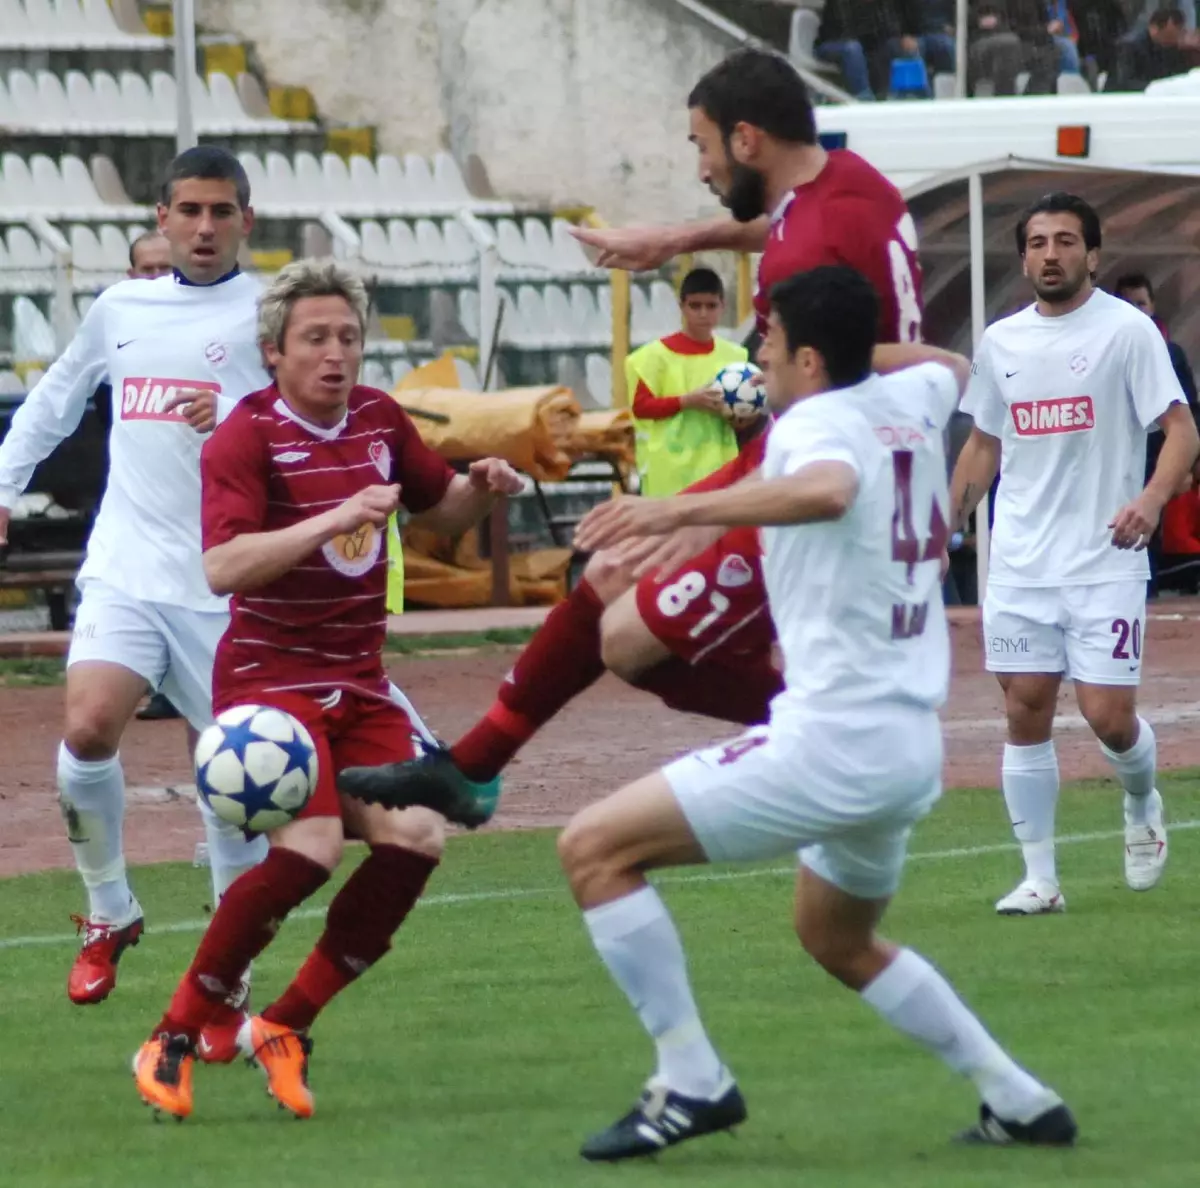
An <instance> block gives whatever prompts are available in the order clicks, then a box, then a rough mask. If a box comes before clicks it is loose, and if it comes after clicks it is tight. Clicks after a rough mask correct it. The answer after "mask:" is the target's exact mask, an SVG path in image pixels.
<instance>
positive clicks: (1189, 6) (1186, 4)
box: [1130, 0, 1196, 33]
mask: <svg viewBox="0 0 1200 1188" xmlns="http://www.w3.org/2000/svg"><path fill="white" fill-rule="evenodd" d="M1130 7H1131V8H1134V9H1136V8H1137V0H1135V2H1134V4H1132V5H1131V6H1130ZM1163 7H1164V5H1163V2H1162V0H1141V11H1140V12H1139V13H1138V16H1137V19H1136V20H1135V21H1134V23H1133V28H1132V29H1131V30H1130V32H1131V33H1144V32H1145V31H1146V26H1147V25H1148V24H1149V23H1150V18H1151V17H1152V16H1153V15H1154V14H1155V13H1156V12H1157V11H1158V10H1159V9H1160V8H1163ZM1170 7H1172V8H1178V9H1179V11H1180V12H1181V13H1183V24H1184V27H1185V28H1186V29H1188V30H1189V31H1190V30H1193V29H1195V28H1196V0H1178V2H1177V3H1175V4H1172V5H1171V6H1170Z"/></svg>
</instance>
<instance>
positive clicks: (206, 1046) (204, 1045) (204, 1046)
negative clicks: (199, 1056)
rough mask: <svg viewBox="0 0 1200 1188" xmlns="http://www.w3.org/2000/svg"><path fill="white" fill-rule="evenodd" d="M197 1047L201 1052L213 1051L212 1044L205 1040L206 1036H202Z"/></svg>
mask: <svg viewBox="0 0 1200 1188" xmlns="http://www.w3.org/2000/svg"><path fill="white" fill-rule="evenodd" d="M196 1047H198V1048H199V1049H200V1051H201V1052H211V1051H212V1050H213V1046H212V1044H210V1043H209V1042H208V1040H206V1039H205V1038H204V1036H201V1037H200V1038H199V1040H197V1041H196Z"/></svg>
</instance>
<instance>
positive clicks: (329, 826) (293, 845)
mask: <svg viewBox="0 0 1200 1188" xmlns="http://www.w3.org/2000/svg"><path fill="white" fill-rule="evenodd" d="M270 837H271V845H272V847H274V846H280V847H282V848H283V849H285V850H292V851H294V852H295V853H297V854H303V855H304V857H305V858H307V859H308V860H309V861H310V862H315V863H316V864H317V865H318V866H323V867H324V868H325V869H326V870H330V871H332V870H336V869H337V866H338V863H339V862H341V860H342V850H343V848H344V846H345V836H344V834H343V831H342V822H341V820H340V819H339V818H337V817H306V818H305V819H303V820H300V821H293V822H291V824H290V825H285V826H284V827H283V828H282V829H276V830H274V831H273V832H272V833H271V835H270Z"/></svg>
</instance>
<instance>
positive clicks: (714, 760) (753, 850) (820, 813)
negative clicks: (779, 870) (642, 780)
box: [663, 707, 942, 899]
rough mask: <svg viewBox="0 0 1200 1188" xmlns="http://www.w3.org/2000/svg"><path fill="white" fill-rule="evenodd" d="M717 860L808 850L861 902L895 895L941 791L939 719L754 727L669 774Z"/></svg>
mask: <svg viewBox="0 0 1200 1188" xmlns="http://www.w3.org/2000/svg"><path fill="white" fill-rule="evenodd" d="M663 774H664V775H665V776H666V779H667V783H668V784H670V786H671V790H672V792H674V794H675V799H676V800H677V801H678V802H679V807H680V808H681V809H682V810H683V814H684V816H685V817H687V819H688V824H689V825H691V828H692V832H693V833H694V834H695V836H696V840H697V841H698V842H699V843H700V845H701V847H702V849H703V850H704V853H705V854H706V855H707V857H708V858H709V859H710V860H711V861H713V862H731V861H748V860H752V859H758V858H774V857H778V856H779V855H780V854H786V853H789V852H791V851H793V850H799V852H800V861H801V862H802V863H803V864H804V865H805V866H807V867H808V868H809V869H810V870H811V871H813V873H814V874H817V875H818V876H820V877H821V878H822V879H825V880H826V881H827V882H830V883H833V884H834V885H835V886H837V887H840V888H841V889H842V890H843V891H845V892H846V893H847V894H849V895H853V896H856V897H857V898H860V899H883V898H886V897H888V896H891V895H893V894H895V892H896V888H897V887H899V885H900V875H901V872H902V871H903V869H904V856H905V852H906V850H907V846H908V835H909V834H910V833H911V832H912V827H913V826H914V825H915V824H916V823H917V822H918V821H919V820H921V818H922V817H924V816H925V815H926V814H927V813H928V812H929V810H930V809H931V808H932V807H933V805H934V803H935V802H936V801H937V799H938V797H939V796H940V795H941V792H942V731H941V725H940V723H939V722H938V718H937V715H936V714H934V713H930V712H925V711H918V710H911V709H904V708H891V707H886V708H884V709H883V710H881V711H880V712H878V713H876V714H874V715H873V716H871V717H867V716H865V715H864V716H862V717H859V716H858V715H855V716H854V717H852V718H849V719H841V720H838V719H833V718H828V717H825V718H820V719H818V718H816V717H814V718H811V719H806V720H803V721H797V720H794V719H792V720H788V721H786V722H772V724H771V725H770V726H760V727H755V728H754V729H753V730H749V731H747V732H746V733H745V734H743V735H742V736H741V737H740V738H736V739H733V740H732V741H730V742H727V743H723V744H720V745H718V746H715V747H709V748H707V749H705V750H702V751H694V752H693V753H692V754H690V755H685V756H684V757H683V758H682V759H678V760H676V761H675V762H674V763H671V764H668V765H667V766H666V767H665V768H664V769H663Z"/></svg>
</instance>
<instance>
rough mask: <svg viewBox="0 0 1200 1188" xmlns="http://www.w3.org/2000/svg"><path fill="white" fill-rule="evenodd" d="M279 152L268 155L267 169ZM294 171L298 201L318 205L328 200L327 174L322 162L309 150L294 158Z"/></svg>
mask: <svg viewBox="0 0 1200 1188" xmlns="http://www.w3.org/2000/svg"><path fill="white" fill-rule="evenodd" d="M276 155H277V154H275V153H272V154H270V156H268V157H267V169H268V170H270V168H271V160H272V158H273V157H275V156H276ZM292 171H293V173H294V174H295V178H296V180H295V183H294V184H295V194H296V201H297V202H302V203H305V204H306V205H307V204H310V203H316V204H318V205H320V204H322V203H324V202H325V201H326V197H325V174H324V173H322V172H321V163H320V162H319V161H318V160H317V159H316V157H314V156H313V155H312V153H308V152H303V151H301V152H298V153H296V155H295V156H294V157H293V158H292Z"/></svg>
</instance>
